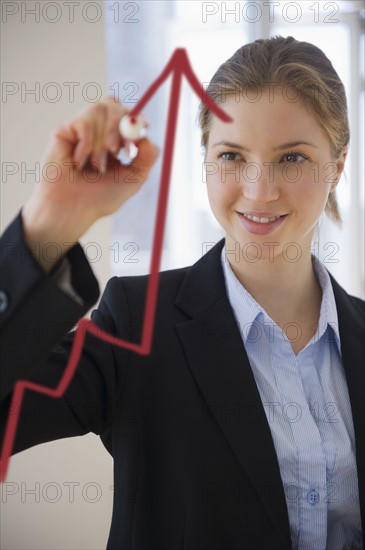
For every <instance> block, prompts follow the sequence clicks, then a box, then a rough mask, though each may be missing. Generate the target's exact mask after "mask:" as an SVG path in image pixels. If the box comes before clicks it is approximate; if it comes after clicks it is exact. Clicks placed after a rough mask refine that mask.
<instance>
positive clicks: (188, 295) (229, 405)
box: [176, 241, 291, 548]
mask: <svg viewBox="0 0 365 550" xmlns="http://www.w3.org/2000/svg"><path fill="white" fill-rule="evenodd" d="M223 244H224V241H220V242H219V243H218V244H217V245H216V246H215V247H214V248H213V249H212V250H211V251H210V252H209V253H208V254H206V255H205V256H204V257H203V258H202V259H201V260H199V261H198V262H197V263H196V264H195V265H194V266H192V267H191V268H190V269H189V270H188V273H187V275H186V277H185V279H184V282H183V285H182V287H181V290H180V293H179V296H178V299H177V301H176V304H177V306H178V307H179V308H180V309H182V310H183V311H184V312H185V313H187V314H188V315H189V316H190V317H191V318H192V319H191V320H190V321H187V322H184V323H180V324H178V325H177V330H178V334H179V337H180V340H181V342H182V345H183V347H184V350H185V353H186V357H187V360H188V364H189V367H190V369H191V372H192V374H193V376H194V378H195V380H196V382H197V384H198V385H199V387H200V389H201V391H202V394H203V396H204V399H205V400H206V402H207V406H208V407H209V408H210V410H211V412H212V414H213V416H214V418H215V420H216V421H217V423H218V424H219V426H220V428H221V430H222V433H223V435H224V437H225V438H226V440H227V442H228V444H229V445H230V447H231V449H232V451H233V452H234V453H235V455H236V457H237V458H238V460H239V462H240V463H241V465H242V467H243V468H244V470H245V472H246V474H247V475H248V476H249V477H250V479H251V481H252V483H253V484H254V486H255V487H256V489H257V491H258V493H259V495H260V497H261V499H262V501H263V504H264V506H265V507H266V510H267V513H268V515H269V516H270V517H271V518H272V521H273V523H274V525H275V526H276V527H277V529H278V531H279V533H280V534H281V536H282V539H283V548H290V547H291V542H290V528H289V521H288V514H287V508H286V501H285V494H284V489H283V485H282V480H281V476H280V469H279V465H278V461H277V457H276V453H275V447H274V444H273V440H272V437H271V432H270V428H269V425H268V422H267V419H266V415H265V411H264V408H263V405H262V402H261V398H260V394H259V391H258V389H257V386H256V382H255V379H254V376H253V373H252V370H251V367H250V364H249V360H248V357H247V354H246V352H245V349H244V346H243V342H242V338H241V335H240V333H239V330H238V327H237V324H236V321H235V318H234V315H233V312H232V309H231V306H230V304H229V301H228V298H227V294H226V289H225V282H224V276H223V271H222V267H221V264H220V253H221V250H222V247H223ZM232 411H233V412H232Z"/></svg>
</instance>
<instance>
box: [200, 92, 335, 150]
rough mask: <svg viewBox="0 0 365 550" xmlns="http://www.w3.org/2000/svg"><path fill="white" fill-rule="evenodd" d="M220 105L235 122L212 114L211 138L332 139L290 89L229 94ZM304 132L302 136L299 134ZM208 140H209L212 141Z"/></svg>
mask: <svg viewBox="0 0 365 550" xmlns="http://www.w3.org/2000/svg"><path fill="white" fill-rule="evenodd" d="M220 106H221V107H222V109H223V110H224V111H226V113H227V114H229V115H230V116H231V117H232V119H233V122H232V123H224V122H222V121H221V120H220V119H218V118H217V117H215V116H212V119H211V126H210V132H209V142H210V143H211V142H212V138H213V137H214V138H217V137H219V138H220V139H224V138H225V136H227V139H228V138H229V141H238V142H242V140H250V141H252V140H256V139H257V140H265V141H270V142H272V141H280V142H283V143H284V142H285V141H295V140H296V139H297V138H299V137H300V138H301V139H304V138H307V140H309V138H311V139H310V141H313V139H317V140H318V141H319V142H321V143H320V145H321V144H324V143H327V144H329V141H328V139H327V136H326V135H325V133H324V131H323V130H322V128H321V126H320V125H319V123H318V121H317V119H316V118H315V116H314V115H313V114H312V113H311V112H310V110H309V108H308V107H307V106H306V105H305V104H304V102H303V101H302V100H301V99H300V97H298V95H296V94H295V93H293V92H290V90H285V89H282V88H274V89H267V90H262V91H261V92H257V91H255V92H254V91H253V92H252V94H249V93H245V94H240V95H238V94H236V95H227V97H226V98H225V101H223V102H222V103H220ZM299 134H300V136H299ZM209 142H208V144H209Z"/></svg>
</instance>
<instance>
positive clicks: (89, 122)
mask: <svg viewBox="0 0 365 550" xmlns="http://www.w3.org/2000/svg"><path fill="white" fill-rule="evenodd" d="M106 116H107V109H106V106H105V105H103V104H102V103H98V104H95V105H93V106H92V107H89V108H88V109H87V110H86V111H85V113H84V115H83V116H81V117H80V118H78V119H77V120H76V121H75V122H74V124H73V127H74V128H75V131H76V133H77V137H78V143H77V145H76V147H75V151H74V157H73V158H74V161H75V162H78V163H80V168H82V167H83V166H84V165H85V163H86V162H87V160H88V157H89V156H90V155H91V158H90V161H91V162H92V163H93V164H96V165H97V166H99V162H100V153H102V152H103V148H104V132H105V125H106ZM94 153H95V155H94ZM93 155H94V156H93Z"/></svg>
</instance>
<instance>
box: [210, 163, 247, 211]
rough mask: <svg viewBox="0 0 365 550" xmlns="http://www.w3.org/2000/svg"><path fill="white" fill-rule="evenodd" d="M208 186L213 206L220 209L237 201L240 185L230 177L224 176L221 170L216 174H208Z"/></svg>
mask: <svg viewBox="0 0 365 550" xmlns="http://www.w3.org/2000/svg"><path fill="white" fill-rule="evenodd" d="M206 186H207V193H208V199H209V202H210V205H211V207H212V208H215V209H218V210H219V209H221V208H224V207H229V206H230V205H231V204H233V203H234V202H236V201H237V195H238V194H239V188H240V186H239V185H237V183H235V182H234V181H230V178H223V177H222V174H221V172H220V171H219V172H217V173H216V174H214V175H213V174H211V175H207V177H206Z"/></svg>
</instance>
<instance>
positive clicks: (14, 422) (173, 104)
mask: <svg viewBox="0 0 365 550" xmlns="http://www.w3.org/2000/svg"><path fill="white" fill-rule="evenodd" d="M171 73H172V86H171V95H170V103H169V112H168V119H167V127H166V136H165V144H164V154H163V160H162V170H161V179H160V190H159V197H158V206H157V215H156V223H155V230H154V236H153V244H152V257H151V266H150V277H149V280H148V286H147V296H146V304H145V312H144V318H143V326H142V340H141V343H140V344H134V343H132V342H128V341H126V340H122V339H120V338H116V337H114V336H112V335H111V334H108V333H107V332H104V331H102V330H101V329H100V328H99V327H98V326H97V325H95V323H93V322H92V321H89V320H86V319H81V321H80V322H79V323H78V326H77V330H76V332H75V339H74V342H73V346H72V350H71V354H70V357H69V360H68V363H67V365H66V367H65V370H64V374H63V376H62V378H61V380H60V382H59V384H58V386H57V387H56V388H54V389H53V388H48V387H46V386H41V385H40V384H35V383H33V382H29V381H27V380H18V381H17V382H16V383H15V385H14V392H13V397H12V402H11V405H10V409H9V410H10V411H12V413H11V414H9V420H8V422H7V425H6V429H5V435H4V443H3V447H2V450H1V457H0V482H3V481H5V479H6V474H7V470H8V466H9V460H10V456H11V452H12V449H13V445H14V439H15V435H16V430H17V427H18V421H19V417H20V413H21V405H22V401H23V396H24V391H25V390H33V391H35V392H38V393H43V394H44V395H49V396H50V397H54V398H59V397H62V395H63V394H64V393H65V391H66V390H67V388H68V386H69V384H70V382H71V380H72V378H73V375H74V373H75V371H76V368H77V365H78V363H79V360H80V356H81V352H82V348H83V344H84V339H85V335H86V332H89V333H90V334H93V335H94V336H97V337H98V338H100V340H103V341H104V342H108V343H110V344H112V345H115V346H119V347H120V348H126V349H130V350H132V351H135V352H136V353H139V354H141V355H148V354H149V353H150V351H151V343H152V336H153V328H154V320H155V311H156V301H157V292H158V280H159V269H160V260H161V252H162V244H163V237H164V230H165V220H166V210H167V202H168V192H169V187H170V175H171V167H172V159H173V152H174V143H175V134H176V122H177V115H178V110H179V100H180V90H181V81H182V77H183V76H185V78H186V79H187V80H188V82H189V84H190V86H191V87H192V88H193V90H194V92H195V93H196V94H197V95H198V97H199V98H200V99H201V100H202V101H203V102H204V103H205V105H206V106H207V108H208V109H210V110H211V111H212V112H213V113H214V114H215V115H216V116H217V117H219V118H220V119H222V120H223V121H224V122H230V121H231V120H232V119H231V118H230V117H229V116H228V115H227V114H226V113H225V112H224V111H222V110H221V109H220V107H218V105H217V104H216V103H215V102H214V101H213V100H212V99H211V98H210V97H209V95H208V94H207V93H206V92H205V90H204V89H203V87H202V86H201V84H200V82H199V80H198V79H197V77H196V76H195V74H194V72H193V70H192V68H191V65H190V62H189V58H188V56H187V53H186V50H185V49H184V48H178V49H176V50H175V51H174V53H173V55H172V57H171V59H170V61H169V62H168V64H167V65H166V67H165V69H164V70H163V71H162V73H161V74H160V76H159V77H158V78H157V79H156V80H155V81H154V82H153V83H152V84H151V86H150V87H149V89H148V90H147V92H146V93H145V94H144V95H143V97H142V98H141V100H140V101H139V103H138V104H137V105H136V107H135V108H134V109H132V111H131V112H130V115H137V114H138V113H139V112H140V111H141V110H142V109H143V107H144V106H145V105H146V103H147V102H148V101H149V100H150V99H151V97H152V96H153V95H154V94H155V93H156V91H157V90H158V88H159V87H160V86H161V84H162V83H163V82H164V81H165V80H166V79H167V78H168V76H169V75H170V74H171Z"/></svg>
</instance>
